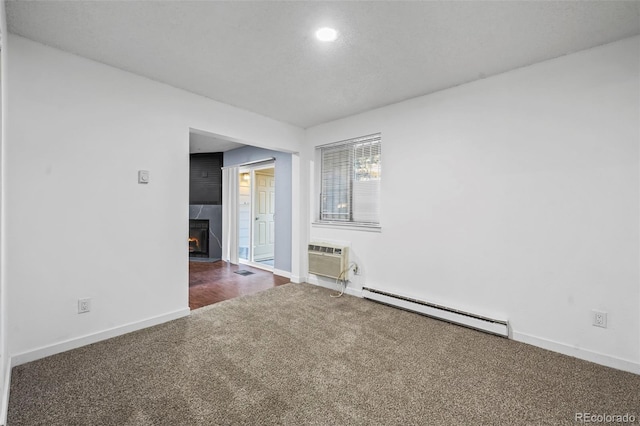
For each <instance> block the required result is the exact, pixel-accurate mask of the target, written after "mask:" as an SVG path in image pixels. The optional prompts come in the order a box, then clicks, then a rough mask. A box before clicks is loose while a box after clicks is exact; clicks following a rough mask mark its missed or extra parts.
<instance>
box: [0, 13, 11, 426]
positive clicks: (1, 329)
mask: <svg viewBox="0 0 640 426" xmlns="http://www.w3.org/2000/svg"><path fill="white" fill-rule="evenodd" d="M6 34H7V16H6V13H5V2H0V37H2V42H1V44H0V49H1V51H0V99H1V101H0V424H2V423H3V422H4V418H5V417H6V410H5V407H6V406H7V403H8V400H7V399H8V397H9V394H8V389H9V383H8V379H9V374H8V370H9V367H10V365H9V357H8V356H7V345H6V340H7V339H6V334H7V333H6V325H7V298H6V285H5V283H6V280H5V268H4V264H5V261H4V253H5V239H4V233H5V226H4V172H5V166H4V159H5V156H4V140H5V137H4V130H5V126H4V122H5V114H6V111H7V108H6V102H5V99H6V90H5V85H6V64H7V61H6V59H7V54H6V49H5V48H4V46H5V37H6Z"/></svg>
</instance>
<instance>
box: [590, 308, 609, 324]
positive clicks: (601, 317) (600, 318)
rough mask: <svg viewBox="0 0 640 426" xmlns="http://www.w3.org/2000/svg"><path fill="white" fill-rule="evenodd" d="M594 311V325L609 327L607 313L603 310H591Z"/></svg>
mask: <svg viewBox="0 0 640 426" xmlns="http://www.w3.org/2000/svg"><path fill="white" fill-rule="evenodd" d="M591 312H592V313H593V325H594V326H596V327H602V328H607V313H606V312H603V311H596V310H595V309H594V310H593V311H591Z"/></svg>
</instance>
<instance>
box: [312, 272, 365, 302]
mask: <svg viewBox="0 0 640 426" xmlns="http://www.w3.org/2000/svg"><path fill="white" fill-rule="evenodd" d="M307 283H309V284H313V285H317V286H319V287H324V288H328V289H330V290H335V291H339V290H338V288H337V287H336V285H335V283H325V282H323V281H320V280H319V279H318V277H317V276H316V275H313V274H309V276H308V277H307ZM344 293H345V294H348V295H350V296H355V297H360V298H362V289H357V288H352V287H349V285H347V288H345V289H344Z"/></svg>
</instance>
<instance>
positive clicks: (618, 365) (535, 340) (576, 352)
mask: <svg viewBox="0 0 640 426" xmlns="http://www.w3.org/2000/svg"><path fill="white" fill-rule="evenodd" d="M511 336H512V339H513V340H515V341H517V342H522V343H527V344H529V345H533V346H537V347H539V348H542V349H547V350H550V351H553V352H558V353H561V354H563V355H568V356H572V357H574V358H578V359H582V360H585V361H590V362H594V363H596V364H600V365H604V366H606V367H611V368H615V369H617V370H622V371H628V372H630V373H634V374H640V363H638V362H634V361H629V360H626V359H622V358H617V357H614V356H611V355H606V354H602V353H599V352H595V351H590V350H588V349H584V348H575V347H573V346H571V345H567V344H565V343H560V342H555V341H553V340H549V339H544V338H542V337H538V336H532V335H530V334H527V333H521V332H518V331H515V330H512V335H511Z"/></svg>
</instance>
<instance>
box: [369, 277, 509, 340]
mask: <svg viewBox="0 0 640 426" xmlns="http://www.w3.org/2000/svg"><path fill="white" fill-rule="evenodd" d="M362 296H363V297H364V298H365V299H370V300H374V301H376V302H380V303H384V304H385V305H389V306H393V307H397V308H401V309H405V310H408V311H412V312H417V313H419V314H422V315H426V316H429V317H432V318H436V319H440V320H443V321H447V322H450V323H453V324H458V325H462V326H464V327H469V328H473V329H475V330H479V331H484V332H486V333H490V334H495V335H497V336H502V337H509V323H508V322H507V321H502V320H497V319H491V318H487V317H483V316H480V315H475V314H471V313H468V312H463V311H459V310H457V309H452V308H447V307H445V306H440V305H436V304H433V303H429V302H424V301H422V300H416V299H410V298H408V297H404V296H398V295H396V294H391V293H387V292H384V291H380V290H375V289H372V288H368V287H364V288H363V289H362Z"/></svg>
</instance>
